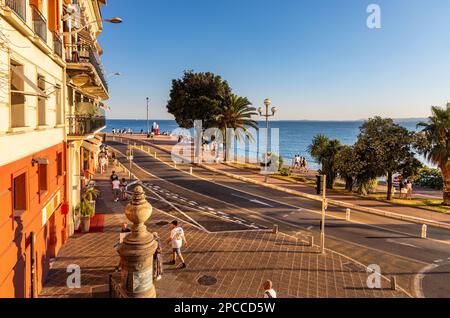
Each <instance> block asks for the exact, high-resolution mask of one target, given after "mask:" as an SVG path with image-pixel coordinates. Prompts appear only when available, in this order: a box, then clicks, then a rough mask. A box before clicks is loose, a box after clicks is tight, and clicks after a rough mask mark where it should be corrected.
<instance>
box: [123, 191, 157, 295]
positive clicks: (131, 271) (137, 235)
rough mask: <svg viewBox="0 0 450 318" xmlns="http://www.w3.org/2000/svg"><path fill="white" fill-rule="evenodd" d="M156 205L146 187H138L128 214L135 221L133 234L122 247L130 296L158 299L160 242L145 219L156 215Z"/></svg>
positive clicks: (125, 286) (126, 291)
mask: <svg viewBox="0 0 450 318" xmlns="http://www.w3.org/2000/svg"><path fill="white" fill-rule="evenodd" d="M152 209H153V208H152V206H151V205H150V203H148V201H147V200H146V198H145V192H144V189H143V188H142V187H141V186H137V187H136V188H135V189H134V192H133V199H132V201H131V203H130V204H128V205H127V206H126V208H125V215H126V217H127V218H128V220H130V221H131V222H132V223H133V226H132V230H131V233H130V234H129V235H128V236H127V237H126V238H125V239H124V241H123V243H122V244H121V246H120V248H119V254H120V257H121V259H122V281H121V282H122V283H121V287H122V289H123V291H124V292H125V293H126V295H127V296H128V297H130V298H155V297H156V291H155V286H154V282H153V254H154V253H155V250H156V248H157V243H156V241H155V240H154V238H153V235H152V234H151V233H150V232H148V231H147V227H146V226H145V222H146V221H147V220H148V219H149V218H150V216H151V215H152Z"/></svg>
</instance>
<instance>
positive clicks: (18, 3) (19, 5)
mask: <svg viewBox="0 0 450 318" xmlns="http://www.w3.org/2000/svg"><path fill="white" fill-rule="evenodd" d="M5 4H6V6H7V7H9V8H11V9H12V10H13V11H14V12H15V13H16V14H17V15H18V16H19V17H20V18H21V19H22V20H23V21H24V22H26V20H27V6H26V4H27V1H26V0H5Z"/></svg>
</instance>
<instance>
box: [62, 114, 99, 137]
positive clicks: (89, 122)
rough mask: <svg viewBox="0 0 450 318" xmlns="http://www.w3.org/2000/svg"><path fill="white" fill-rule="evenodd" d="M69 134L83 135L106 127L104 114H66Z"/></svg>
mask: <svg viewBox="0 0 450 318" xmlns="http://www.w3.org/2000/svg"><path fill="white" fill-rule="evenodd" d="M67 124H68V128H69V132H68V133H69V136H74V137H83V136H87V135H90V134H92V133H94V132H97V131H98V130H100V129H102V128H104V127H106V117H105V116H79V115H74V116H67Z"/></svg>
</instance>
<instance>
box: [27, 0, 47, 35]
mask: <svg viewBox="0 0 450 318" xmlns="http://www.w3.org/2000/svg"><path fill="white" fill-rule="evenodd" d="M30 6H31V10H32V12H33V27H34V33H36V34H37V35H38V36H39V37H40V38H41V39H42V40H43V41H44V42H47V20H46V19H45V17H44V16H43V15H42V13H41V12H40V11H39V9H38V8H36V6H34V5H32V4H31V5H30Z"/></svg>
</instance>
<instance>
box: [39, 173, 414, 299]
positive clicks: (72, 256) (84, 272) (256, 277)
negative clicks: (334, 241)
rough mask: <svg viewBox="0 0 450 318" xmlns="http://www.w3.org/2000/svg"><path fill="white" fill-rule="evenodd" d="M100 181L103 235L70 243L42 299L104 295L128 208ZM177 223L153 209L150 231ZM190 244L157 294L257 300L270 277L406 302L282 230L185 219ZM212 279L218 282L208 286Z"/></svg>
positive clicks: (295, 291)
mask: <svg viewBox="0 0 450 318" xmlns="http://www.w3.org/2000/svg"><path fill="white" fill-rule="evenodd" d="M111 169H112V167H110V168H109V171H108V173H107V174H105V175H104V176H98V177H97V178H96V179H97V180H98V181H97V186H98V188H99V189H100V190H101V191H102V194H101V197H100V198H99V200H98V202H97V213H98V214H103V215H104V224H103V227H102V229H101V230H100V231H98V229H97V231H96V232H95V233H88V234H76V235H75V236H74V237H71V238H70V239H69V240H68V243H67V245H65V246H64V247H63V248H62V250H61V252H60V254H59V255H58V257H57V259H56V261H55V262H54V263H53V265H52V269H51V271H50V274H49V277H48V279H47V281H46V283H45V286H44V289H43V291H42V293H41V294H40V297H83V298H85V297H106V296H107V295H108V276H109V274H111V273H113V272H114V267H115V266H116V265H117V264H118V262H119V256H118V254H117V252H116V250H115V249H114V248H113V245H114V244H115V243H116V242H117V240H118V237H119V232H120V228H119V225H120V223H121V222H123V221H126V218H125V216H124V214H123V211H124V207H125V203H124V202H118V203H115V202H113V200H112V193H111V190H110V184H109V181H107V176H109V172H110V171H111ZM172 219H173V217H172V216H170V215H168V214H167V213H164V212H162V211H158V210H155V211H154V213H153V215H152V217H151V219H150V220H149V222H148V224H147V226H148V229H149V231H152V232H154V231H156V232H158V233H159V234H160V236H161V237H162V240H163V242H164V241H165V240H166V239H167V238H168V234H169V230H168V226H167V225H166V224H165V223H166V222H169V221H171V220H172ZM182 226H183V228H184V229H185V232H186V235H187V239H188V242H189V247H188V248H187V249H186V250H185V253H184V254H185V258H186V263H187V266H188V267H187V269H184V270H177V269H175V268H174V266H164V275H163V279H162V280H161V281H159V282H157V285H156V289H157V295H158V297H179V298H184V297H194V298H197V297H211V298H216V297H225V298H233V297H252V298H253V297H256V298H259V297H261V296H262V290H261V285H262V283H263V281H264V280H266V279H271V280H273V282H274V286H275V289H276V290H277V292H278V294H279V297H367V298H372V297H375V298H380V297H406V294H404V293H403V292H401V291H392V290H390V289H389V282H388V281H387V280H385V279H383V280H382V289H379V290H372V289H369V288H368V287H367V285H366V281H367V277H368V274H367V273H366V269H365V267H363V266H362V265H359V264H358V263H356V262H354V261H352V260H350V259H348V258H346V257H344V256H342V255H340V254H337V253H334V252H331V251H328V252H327V253H326V255H325V256H323V255H320V254H319V253H318V252H317V248H311V247H308V246H307V245H306V244H305V243H304V242H301V241H299V240H298V239H296V238H293V237H290V236H287V235H284V234H282V233H278V234H272V233H270V232H267V231H236V232H220V233H219V232H218V233H206V232H204V231H202V230H200V229H198V228H197V227H194V226H193V225H191V224H189V223H187V222H182ZM169 258H170V247H169V246H167V245H165V246H164V260H165V261H167V260H169ZM70 264H77V265H79V266H80V267H81V288H80V289H69V288H67V287H66V279H67V277H68V275H69V274H67V273H66V269H67V266H68V265H70ZM204 276H208V277H209V278H210V279H211V281H212V285H209V286H206V285H202V284H201V283H200V282H202V279H201V278H202V277H203V278H204Z"/></svg>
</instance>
